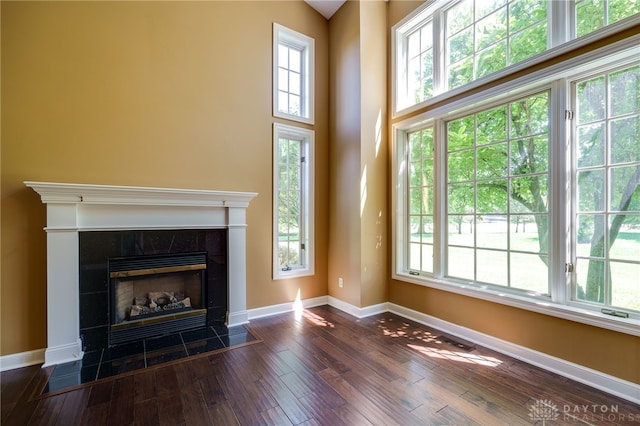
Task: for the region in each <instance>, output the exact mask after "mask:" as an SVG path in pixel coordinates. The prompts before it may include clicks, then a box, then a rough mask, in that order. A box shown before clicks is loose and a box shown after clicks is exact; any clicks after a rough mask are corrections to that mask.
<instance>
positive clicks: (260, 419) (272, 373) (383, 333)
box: [0, 306, 640, 426]
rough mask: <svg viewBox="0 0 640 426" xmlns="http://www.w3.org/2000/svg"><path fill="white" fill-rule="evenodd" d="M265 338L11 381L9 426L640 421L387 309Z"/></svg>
mask: <svg viewBox="0 0 640 426" xmlns="http://www.w3.org/2000/svg"><path fill="white" fill-rule="evenodd" d="M250 328H251V330H252V332H253V333H254V334H255V335H256V336H257V337H259V338H261V339H262V340H263V341H262V342H259V343H255V344H250V345H247V346H242V347H239V348H235V349H230V350H226V351H222V352H215V353H212V354H209V355H206V354H205V355H203V356H198V357H195V358H193V359H191V358H189V359H186V360H183V361H178V362H173V363H169V364H166V365H159V366H157V367H154V368H148V369H145V370H142V371H140V372H136V373H132V374H128V375H123V376H115V377H111V378H108V379H104V380H100V381H96V382H92V383H88V384H86V385H83V386H82V387H79V388H76V389H73V390H71V391H67V392H62V393H57V394H52V395H48V396H40V395H39V390H40V389H42V386H43V384H44V383H45V382H46V380H47V374H49V371H50V370H48V369H42V368H40V367H39V366H31V367H26V368H21V369H16V370H10V371H6V372H3V373H2V374H1V376H0V379H1V380H2V383H1V390H0V392H1V394H0V397H1V399H2V415H1V418H0V423H1V424H2V425H6V426H10V425H40V424H43V425H44V424H46V425H80V424H82V425H84V424H86V425H131V424H136V425H137V424H141V425H143V424H149V425H157V424H163V425H234V424H241V425H254V424H255V425H259V424H274V425H290V424H294V425H299V424H304V425H331V426H333V425H369V424H373V425H394V424H398V425H427V424H429V425H431V424H433V425H473V424H481V425H502V424H509V425H524V424H539V425H542V424H547V425H561V424H572V425H575V424H593V425H606V424H640V406H638V405H635V404H632V403H630V402H628V401H625V400H623V399H620V398H617V397H614V396H611V395H608V394H606V393H603V392H601V391H598V390H596V389H593V388H590V387H588V386H585V385H582V384H580V383H577V382H574V381H571V380H568V379H566V378H563V377H561V376H558V375H555V374H552V373H549V372H547V371H545V370H542V369H539V368H536V367H534V366H531V365H528V364H526V363H523V362H521V361H518V360H516V359H513V358H509V357H507V356H504V355H501V354H499V353H496V352H493V351H491V350H488V349H486V348H482V347H476V346H474V345H472V344H464V342H459V341H456V340H455V339H453V340H450V339H448V338H447V337H446V336H442V333H440V332H438V331H437V330H433V329H430V328H427V327H425V326H422V325H419V324H416V323H413V322H411V321H408V320H405V319H403V318H401V317H398V316H396V315H394V314H390V313H386V314H380V315H375V316H372V317H368V318H365V319H362V320H358V319H355V318H353V317H351V316H349V315H347V314H345V313H343V312H341V311H339V310H337V309H334V308H331V307H328V306H323V307H318V308H312V309H308V310H306V311H305V312H304V313H303V314H302V316H301V317H298V318H296V316H295V315H294V314H293V313H291V314H283V315H277V316H273V317H268V318H262V319H257V320H253V321H251V324H250Z"/></svg>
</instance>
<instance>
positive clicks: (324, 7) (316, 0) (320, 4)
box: [304, 0, 346, 19]
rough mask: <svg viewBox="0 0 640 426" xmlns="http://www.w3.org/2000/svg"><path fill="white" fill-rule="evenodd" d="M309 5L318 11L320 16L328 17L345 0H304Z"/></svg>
mask: <svg viewBox="0 0 640 426" xmlns="http://www.w3.org/2000/svg"><path fill="white" fill-rule="evenodd" d="M304 1H305V2H306V3H307V4H308V5H309V6H311V7H312V8H314V9H315V10H317V11H318V12H320V14H321V15H322V16H324V17H325V18H327V19H330V18H331V17H332V16H333V14H334V13H336V10H338V9H340V6H342V5H343V4H344V2H345V1H346V0H304Z"/></svg>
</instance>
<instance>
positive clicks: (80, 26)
mask: <svg viewBox="0 0 640 426" xmlns="http://www.w3.org/2000/svg"><path fill="white" fill-rule="evenodd" d="M1 7H2V34H1V35H2V51H1V52H2V124H3V126H2V159H1V161H2V163H1V166H2V226H1V231H2V245H1V260H2V275H1V279H2V282H1V286H2V288H1V291H2V293H1V296H2V299H1V302H0V303H1V305H0V308H1V311H2V312H1V325H0V334H1V335H2V336H1V341H0V345H1V350H0V353H1V354H2V355H6V354H12V353H18V352H24V351H29V350H35V349H41V348H44V347H45V346H46V325H45V321H46V314H45V311H46V271H45V267H46V264H45V262H46V251H45V233H44V231H43V230H42V228H43V227H44V226H45V206H44V205H43V204H41V203H40V200H39V198H38V196H37V195H36V194H35V192H33V191H32V190H31V189H28V188H26V187H25V186H24V185H23V181H25V180H36V181H54V182H73V183H94V184H114V185H140V186H158V187H174V188H199V189H213V190H233V191H255V192H258V193H259V195H258V197H257V198H256V199H254V201H252V203H251V205H250V206H249V210H248V225H249V226H248V229H247V237H248V248H247V259H248V271H247V293H248V296H247V306H248V308H255V307H260V306H269V305H274V304H278V303H284V302H287V301H291V300H293V299H294V297H295V296H296V293H297V291H298V289H300V291H301V297H303V298H311V297H318V296H322V295H326V294H327V287H326V282H327V275H326V274H327V244H328V229H327V227H328V219H327V218H326V215H324V214H316V275H315V276H314V277H308V278H300V279H296V280H285V281H276V282H274V281H272V280H271V259H272V257H271V241H272V240H271V236H272V192H271V190H272V184H271V182H272V174H271V172H272V164H271V163H272V162H271V158H272V136H271V135H272V125H273V122H274V119H273V117H272V114H271V98H272V95H271V87H272V86H271V75H272V72H271V67H272V60H271V56H272V55H271V52H272V42H271V40H272V23H273V22H274V21H275V22H278V23H280V24H282V25H285V26H287V27H289V28H292V29H294V30H297V31H300V32H303V33H305V34H307V35H309V36H311V37H313V38H315V42H316V72H315V75H316V105H315V110H316V120H315V121H316V124H315V126H312V128H313V129H314V130H315V132H316V135H315V142H316V151H315V153H316V163H315V165H316V179H315V182H316V200H315V203H316V206H326V205H327V203H328V177H327V176H328V131H327V129H328V74H327V68H328V24H327V21H326V20H325V19H324V18H323V17H322V16H321V15H320V14H318V13H317V12H316V11H314V10H313V9H311V8H310V7H309V6H308V5H306V4H305V3H304V2H302V1H299V2H277V1H258V2H247V1H242V2H222V1H215V2H16V3H14V2H5V1H3V2H2V5H1Z"/></svg>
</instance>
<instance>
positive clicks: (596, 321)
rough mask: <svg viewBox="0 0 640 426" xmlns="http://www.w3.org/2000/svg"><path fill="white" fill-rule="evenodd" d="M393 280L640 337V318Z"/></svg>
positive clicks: (485, 291) (404, 277)
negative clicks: (618, 316) (613, 315)
mask: <svg viewBox="0 0 640 426" xmlns="http://www.w3.org/2000/svg"><path fill="white" fill-rule="evenodd" d="M392 278H393V279H395V280H398V281H403V282H407V283H411V284H417V285H421V286H425V287H430V288H434V289H437V290H443V291H448V292H450V293H455V294H460V295H463V296H468V297H473V298H476V299H480V300H485V301H489V302H494V303H500V304H502V305H506V306H511V307H514V308H520V309H524V310H527V311H531V312H536V313H539V314H543V315H550V316H553V317H556V318H562V319H565V320H569V321H574V322H578V323H582V324H587V325H591V326H594V327H600V328H604V329H607V330H612V331H617V332H619V333H625V334H630V335H633V336H640V320H639V319H636V318H617V317H611V316H610V315H605V314H602V313H600V312H595V311H591V310H588V309H584V308H579V307H575V306H569V305H561V304H558V303H554V302H551V301H549V302H545V301H542V300H534V299H532V298H527V297H524V296H518V295H514V294H510V293H505V292H500V291H496V290H494V289H483V288H478V287H475V286H471V285H465V284H456V283H451V282H444V281H441V280H435V279H418V278H416V277H414V276H412V275H409V274H394V275H393V276H392Z"/></svg>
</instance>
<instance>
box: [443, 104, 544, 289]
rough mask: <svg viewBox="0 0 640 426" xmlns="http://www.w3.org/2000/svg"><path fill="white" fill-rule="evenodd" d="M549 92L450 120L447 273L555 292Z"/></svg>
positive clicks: (465, 278) (463, 277) (510, 285)
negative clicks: (551, 258) (551, 278)
mask: <svg viewBox="0 0 640 426" xmlns="http://www.w3.org/2000/svg"><path fill="white" fill-rule="evenodd" d="M548 121H549V94H548V93H546V92H543V93H540V94H536V95H532V96H528V97H526V98H524V99H521V100H518V101H515V102H510V103H508V104H505V105H501V106H498V107H496V108H492V109H489V110H484V111H480V112H478V113H475V114H472V115H467V116H464V117H462V118H459V119H457V120H453V121H449V122H448V123H447V132H446V137H447V222H448V232H447V238H448V239H447V259H448V264H447V270H446V276H448V277H451V278H459V279H464V280H471V281H474V282H478V283H487V284H493V285H498V286H505V287H509V288H513V289H519V290H526V291H531V292H536V293H540V294H547V295H548V294H549V292H550V288H549V272H548V268H547V264H548V257H549V253H548V246H549V244H548V238H547V237H548V223H549V214H548V208H547V206H548V171H549V168H548V157H549V153H548V147H549V130H548V129H549V125H548Z"/></svg>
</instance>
